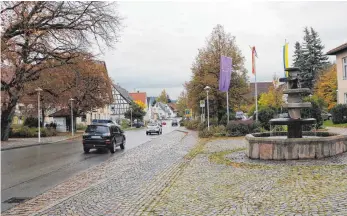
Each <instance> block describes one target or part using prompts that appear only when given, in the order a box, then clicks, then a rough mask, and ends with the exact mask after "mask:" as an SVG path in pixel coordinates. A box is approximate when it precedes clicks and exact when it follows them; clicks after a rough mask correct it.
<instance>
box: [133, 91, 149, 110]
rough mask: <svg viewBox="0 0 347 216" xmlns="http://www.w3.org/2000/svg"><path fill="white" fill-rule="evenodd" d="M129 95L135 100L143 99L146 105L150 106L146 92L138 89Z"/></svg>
mask: <svg viewBox="0 0 347 216" xmlns="http://www.w3.org/2000/svg"><path fill="white" fill-rule="evenodd" d="M129 95H130V97H131V98H132V99H133V101H141V102H142V103H144V104H145V105H146V107H148V103H147V94H146V92H140V91H137V92H134V93H129Z"/></svg>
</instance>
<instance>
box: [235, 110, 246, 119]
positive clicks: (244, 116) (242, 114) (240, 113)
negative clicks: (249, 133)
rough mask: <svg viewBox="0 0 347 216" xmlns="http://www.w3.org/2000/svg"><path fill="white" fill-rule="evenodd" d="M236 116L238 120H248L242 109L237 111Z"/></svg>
mask: <svg viewBox="0 0 347 216" xmlns="http://www.w3.org/2000/svg"><path fill="white" fill-rule="evenodd" d="M235 118H236V120H243V121H246V120H248V118H247V116H246V115H245V114H244V113H243V112H242V111H239V112H236V113H235Z"/></svg>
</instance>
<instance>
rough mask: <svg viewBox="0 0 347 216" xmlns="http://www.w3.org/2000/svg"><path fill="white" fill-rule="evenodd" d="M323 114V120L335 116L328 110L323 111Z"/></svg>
mask: <svg viewBox="0 0 347 216" xmlns="http://www.w3.org/2000/svg"><path fill="white" fill-rule="evenodd" d="M321 116H322V119H323V121H326V120H331V119H332V118H333V115H332V114H331V113H328V112H326V111H322V113H321Z"/></svg>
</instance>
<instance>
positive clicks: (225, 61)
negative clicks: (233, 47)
mask: <svg viewBox="0 0 347 216" xmlns="http://www.w3.org/2000/svg"><path fill="white" fill-rule="evenodd" d="M231 67H232V59H231V58H230V57H226V56H221V59H220V74H219V90H220V91H222V92H227V91H228V90H229V85H230V79H231Z"/></svg>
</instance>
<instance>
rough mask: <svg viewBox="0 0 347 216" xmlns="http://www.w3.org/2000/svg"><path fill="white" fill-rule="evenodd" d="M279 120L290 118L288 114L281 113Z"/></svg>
mask: <svg viewBox="0 0 347 216" xmlns="http://www.w3.org/2000/svg"><path fill="white" fill-rule="evenodd" d="M278 118H289V114H288V113H280V114H279V115H278Z"/></svg>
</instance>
